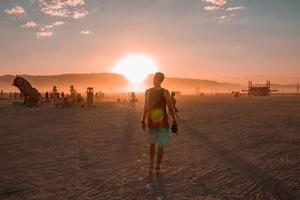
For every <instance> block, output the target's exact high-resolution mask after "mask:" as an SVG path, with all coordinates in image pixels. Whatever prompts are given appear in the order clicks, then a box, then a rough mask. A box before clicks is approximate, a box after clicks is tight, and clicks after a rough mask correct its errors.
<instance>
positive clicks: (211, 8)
mask: <svg viewBox="0 0 300 200" xmlns="http://www.w3.org/2000/svg"><path fill="white" fill-rule="evenodd" d="M220 9H223V8H222V7H220V6H205V7H204V10H209V11H214V10H220Z"/></svg>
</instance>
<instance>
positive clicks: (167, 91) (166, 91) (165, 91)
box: [162, 88, 170, 94]
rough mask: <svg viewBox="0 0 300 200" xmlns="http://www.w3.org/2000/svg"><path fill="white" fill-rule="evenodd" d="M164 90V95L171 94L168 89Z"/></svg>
mask: <svg viewBox="0 0 300 200" xmlns="http://www.w3.org/2000/svg"><path fill="white" fill-rule="evenodd" d="M162 89H163V91H164V93H167V94H170V92H169V90H168V89H166V88H162Z"/></svg>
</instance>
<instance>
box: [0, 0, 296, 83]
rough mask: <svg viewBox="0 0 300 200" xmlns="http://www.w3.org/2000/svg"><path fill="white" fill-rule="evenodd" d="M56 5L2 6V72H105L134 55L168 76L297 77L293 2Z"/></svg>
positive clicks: (10, 1)
mask: <svg viewBox="0 0 300 200" xmlns="http://www.w3.org/2000/svg"><path fill="white" fill-rule="evenodd" d="M39 2H40V3H39ZM41 2H42V3H41ZM58 2H60V4H59V5H60V6H61V7H62V8H58V7H59V6H58V5H53V3H49V1H45V0H41V1H28V2H27V1H26V2H25V1H17V0H3V1H1V2H0V9H1V11H2V12H0V17H1V18H0V36H1V41H0V51H1V54H0V60H1V63H0V69H1V70H0V74H63V73H93V72H111V71H112V67H113V66H114V65H115V63H117V62H118V61H119V60H120V59H121V58H122V57H124V55H126V54H130V53H140V54H145V55H147V56H149V57H151V58H152V59H153V60H154V61H155V62H156V63H158V66H159V70H160V71H163V72H165V74H166V75H167V76H172V77H189V78H199V79H213V80H217V81H226V82H237V83H245V82H247V80H248V79H251V80H254V81H259V82H260V81H263V82H265V80H266V79H271V80H272V81H274V82H278V83H295V82H297V81H298V80H300V59H299V55H298V54H299V53H298V52H300V20H299V18H300V14H299V12H298V10H299V8H300V3H299V1H296V0H289V3H286V2H285V1H284V2H283V1H280V0H274V1H272V5H270V4H269V3H267V2H262V1H259V0H253V1H244V0H235V1H233V0H231V1H230V0H228V1H225V0H219V1H216V0H212V1H208V0H202V1H189V2H186V1H179V0H175V1H171V0H165V1H162V0H157V1H154V2H151V3H150V2H149V1H146V0H141V1H136V0H129V1H126V3H125V2H124V1H121V0H114V1H106V0H105V1H96V0H90V1H84V0H76V1H74V2H73V3H72V4H70V3H66V1H64V0H60V1H58ZM22 9H23V10H22Z"/></svg>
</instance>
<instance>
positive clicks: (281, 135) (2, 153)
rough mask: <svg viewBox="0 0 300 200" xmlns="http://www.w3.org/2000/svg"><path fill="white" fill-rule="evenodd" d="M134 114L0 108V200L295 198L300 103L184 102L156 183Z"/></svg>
mask: <svg viewBox="0 0 300 200" xmlns="http://www.w3.org/2000/svg"><path fill="white" fill-rule="evenodd" d="M141 102H142V100H140V103H139V104H138V105H137V107H136V108H135V109H131V108H129V107H128V106H125V105H119V104H116V103H114V102H100V103H97V107H96V108H89V109H88V108H79V107H78V108H54V107H53V106H43V107H38V108H26V107H22V106H14V105H12V102H10V101H5V100H2V101H1V102H0V138H1V139H0V159H1V165H0V199H128V200H129V199H130V200H132V199H138V200H143V199H153V200H162V199H171V200H173V199H175V200H184V199H192V200H196V199H197V200H201V199H204V200H215V199H229V200H231V199H278V200H279V199H280V200H285V199H287V200H293V199H300V96H281V97H280V96H271V97H264V98H249V97H246V96H242V97H241V98H234V97H231V96H227V97H226V96H204V97H196V96H181V97H178V107H179V110H180V119H179V128H180V132H179V136H176V135H172V134H171V137H170V138H171V143H170V146H169V147H168V148H167V149H166V152H165V159H164V161H163V163H162V175H161V176H160V177H155V176H153V177H147V167H148V154H147V153H148V152H147V150H148V145H147V140H146V134H145V132H143V131H142V130H141V128H140V123H139V121H140V118H141V111H142V103H141Z"/></svg>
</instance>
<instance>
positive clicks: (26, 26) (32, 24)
mask: <svg viewBox="0 0 300 200" xmlns="http://www.w3.org/2000/svg"><path fill="white" fill-rule="evenodd" d="M36 26H37V24H36V23H35V22H34V21H29V22H26V23H25V24H24V25H22V27H23V28H33V27H36Z"/></svg>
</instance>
